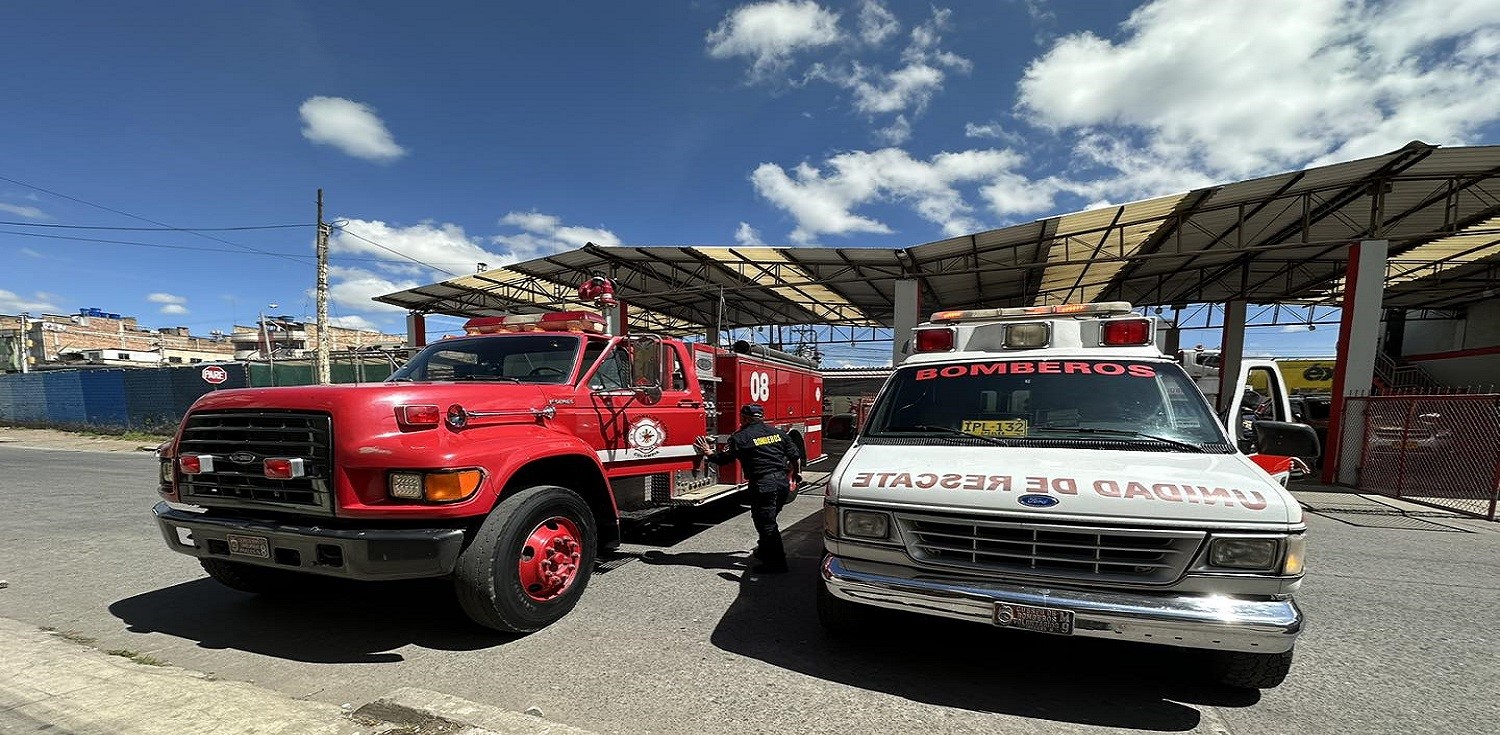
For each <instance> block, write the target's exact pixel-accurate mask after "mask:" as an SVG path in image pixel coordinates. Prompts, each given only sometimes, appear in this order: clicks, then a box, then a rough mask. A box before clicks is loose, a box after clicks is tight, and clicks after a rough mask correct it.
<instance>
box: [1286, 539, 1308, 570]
mask: <svg viewBox="0 0 1500 735" xmlns="http://www.w3.org/2000/svg"><path fill="white" fill-rule="evenodd" d="M1306 562H1307V537H1306V536H1303V535H1300V534H1299V535H1296V536H1291V537H1288V538H1287V540H1286V560H1285V561H1283V562H1282V563H1281V573H1282V574H1284V575H1286V576H1288V577H1295V576H1297V575H1299V574H1301V573H1302V567H1303V565H1304V564H1305V563H1306Z"/></svg>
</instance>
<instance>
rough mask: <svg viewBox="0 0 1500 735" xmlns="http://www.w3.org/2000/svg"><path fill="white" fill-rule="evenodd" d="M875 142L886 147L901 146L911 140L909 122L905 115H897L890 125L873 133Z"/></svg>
mask: <svg viewBox="0 0 1500 735" xmlns="http://www.w3.org/2000/svg"><path fill="white" fill-rule="evenodd" d="M875 140H878V141H880V142H881V143H884V144H886V145H901V144H902V143H905V142H906V141H908V140H911V121H910V120H907V119H906V116H905V115H897V116H896V119H895V120H892V121H891V124H890V125H887V126H885V127H883V128H880V129H879V130H876V131H875Z"/></svg>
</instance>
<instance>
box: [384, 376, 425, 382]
mask: <svg viewBox="0 0 1500 735" xmlns="http://www.w3.org/2000/svg"><path fill="white" fill-rule="evenodd" d="M385 382H387V383H415V382H417V381H416V379H415V378H412V377H411V376H409V375H402V376H401V377H399V378H398V377H396V376H394V375H392V376H391V377H389V378H386V379H385Z"/></svg>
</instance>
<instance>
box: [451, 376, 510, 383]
mask: <svg viewBox="0 0 1500 735" xmlns="http://www.w3.org/2000/svg"><path fill="white" fill-rule="evenodd" d="M453 380H454V382H458V381H460V380H504V381H506V382H509V383H519V382H521V379H520V378H514V377H511V376H509V375H464V376H460V377H457V378H454V379H453Z"/></svg>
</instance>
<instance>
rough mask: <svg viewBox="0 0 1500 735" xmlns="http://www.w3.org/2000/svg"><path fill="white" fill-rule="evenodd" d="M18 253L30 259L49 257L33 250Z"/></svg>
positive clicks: (23, 249) (21, 250)
mask: <svg viewBox="0 0 1500 735" xmlns="http://www.w3.org/2000/svg"><path fill="white" fill-rule="evenodd" d="M18 252H20V253H21V254H22V255H24V256H26V257H28V258H45V257H47V256H45V255H42V254H41V253H39V252H37V251H35V250H32V249H31V248H21V249H20V251H18Z"/></svg>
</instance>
